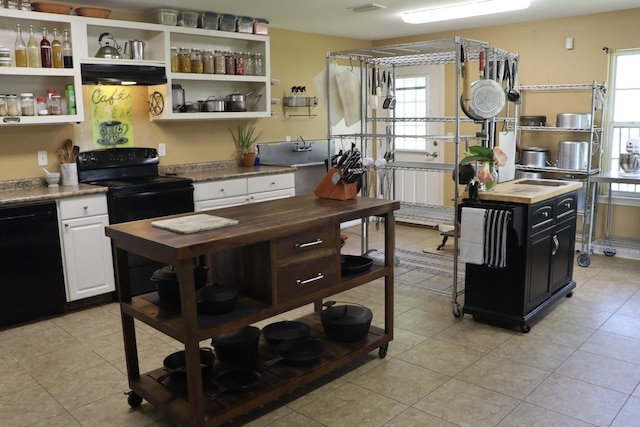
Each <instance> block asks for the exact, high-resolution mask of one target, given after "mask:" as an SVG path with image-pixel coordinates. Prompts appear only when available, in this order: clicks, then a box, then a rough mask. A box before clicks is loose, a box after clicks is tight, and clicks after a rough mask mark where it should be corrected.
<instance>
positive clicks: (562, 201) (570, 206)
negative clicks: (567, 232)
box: [556, 193, 578, 219]
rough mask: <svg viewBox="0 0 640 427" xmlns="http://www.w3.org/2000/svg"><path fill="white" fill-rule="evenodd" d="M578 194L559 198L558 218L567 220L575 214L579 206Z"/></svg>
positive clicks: (557, 202)
mask: <svg viewBox="0 0 640 427" xmlns="http://www.w3.org/2000/svg"><path fill="white" fill-rule="evenodd" d="M577 199H578V197H577V193H569V194H564V195H562V196H559V197H558V198H557V199H556V217H557V218H558V219H561V218H566V217H568V216H571V215H573V214H575V212H576V209H577V206H578V200H577Z"/></svg>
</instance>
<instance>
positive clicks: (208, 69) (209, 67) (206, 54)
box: [202, 49, 215, 74]
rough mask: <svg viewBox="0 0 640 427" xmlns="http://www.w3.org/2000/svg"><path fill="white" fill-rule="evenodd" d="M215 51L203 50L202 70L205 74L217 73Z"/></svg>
mask: <svg viewBox="0 0 640 427" xmlns="http://www.w3.org/2000/svg"><path fill="white" fill-rule="evenodd" d="M213 58H214V57H213V51H212V50H210V49H205V50H204V51H202V70H203V71H204V73H205V74H213V73H215V66H214V59H213Z"/></svg>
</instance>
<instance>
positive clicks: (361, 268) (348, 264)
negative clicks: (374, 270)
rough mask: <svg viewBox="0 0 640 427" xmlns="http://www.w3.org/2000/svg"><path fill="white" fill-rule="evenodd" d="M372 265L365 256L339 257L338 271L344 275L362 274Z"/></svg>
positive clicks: (371, 260) (369, 259) (371, 261)
mask: <svg viewBox="0 0 640 427" xmlns="http://www.w3.org/2000/svg"><path fill="white" fill-rule="evenodd" d="M371 265H373V259H371V258H369V257H366V256H357V255H341V256H340V271H341V272H342V274H344V275H351V274H358V273H364V272H365V271H367V270H369V269H370V268H371Z"/></svg>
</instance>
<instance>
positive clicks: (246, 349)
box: [211, 326, 260, 368]
mask: <svg viewBox="0 0 640 427" xmlns="http://www.w3.org/2000/svg"><path fill="white" fill-rule="evenodd" d="M259 342H260V329H259V328H256V327H255V326H245V327H244V328H242V329H239V330H237V331H235V332H231V333H228V334H223V335H218V336H215V337H213V338H212V339H211V345H213V347H214V349H215V351H216V356H218V360H220V361H221V362H227V363H229V364H231V365H236V366H244V367H251V368H255V367H256V366H257V365H258V343H259Z"/></svg>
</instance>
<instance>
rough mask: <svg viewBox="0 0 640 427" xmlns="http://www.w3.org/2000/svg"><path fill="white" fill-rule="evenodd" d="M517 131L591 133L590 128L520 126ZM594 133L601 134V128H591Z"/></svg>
mask: <svg viewBox="0 0 640 427" xmlns="http://www.w3.org/2000/svg"><path fill="white" fill-rule="evenodd" d="M518 129H519V130H535V131H536V132H538V131H540V132H591V131H592V129H591V128H559V127H555V126H520V125H518ZM593 131H594V132H601V131H602V128H593Z"/></svg>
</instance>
